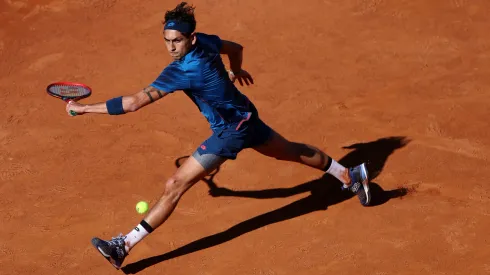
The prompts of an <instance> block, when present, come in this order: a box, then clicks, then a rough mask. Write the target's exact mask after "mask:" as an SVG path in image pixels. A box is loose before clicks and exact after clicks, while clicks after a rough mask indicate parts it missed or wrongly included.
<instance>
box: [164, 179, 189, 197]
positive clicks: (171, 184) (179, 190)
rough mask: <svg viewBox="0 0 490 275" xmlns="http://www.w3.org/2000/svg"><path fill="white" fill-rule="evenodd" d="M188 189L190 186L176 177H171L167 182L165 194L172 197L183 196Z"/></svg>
mask: <svg viewBox="0 0 490 275" xmlns="http://www.w3.org/2000/svg"><path fill="white" fill-rule="evenodd" d="M187 189H188V184H187V183H186V182H185V181H183V180H181V179H179V178H178V177H176V176H172V177H170V178H169V179H168V180H167V182H165V194H166V195H171V196H182V194H184V192H185V191H186V190H187Z"/></svg>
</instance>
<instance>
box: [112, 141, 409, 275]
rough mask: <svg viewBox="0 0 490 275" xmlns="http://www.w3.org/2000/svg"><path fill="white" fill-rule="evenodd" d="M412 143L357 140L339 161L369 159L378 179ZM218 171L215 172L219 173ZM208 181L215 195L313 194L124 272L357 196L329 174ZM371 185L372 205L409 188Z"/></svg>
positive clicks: (262, 197)
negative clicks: (282, 183)
mask: <svg viewBox="0 0 490 275" xmlns="http://www.w3.org/2000/svg"><path fill="white" fill-rule="evenodd" d="M408 143H409V140H407V139H406V138H405V137H388V138H382V139H379V140H376V141H373V142H367V143H358V144H353V145H350V146H347V147H344V149H348V150H352V151H350V152H349V153H348V154H347V155H345V156H344V157H343V158H341V159H340V160H339V163H341V164H342V165H344V166H346V167H351V166H354V165H357V164H360V163H363V162H366V163H367V164H368V165H367V167H368V171H369V173H370V174H371V175H373V177H372V179H375V178H376V177H377V176H378V175H379V174H380V173H381V171H382V169H383V167H384V165H385V162H386V161H387V159H388V157H389V156H390V155H391V154H393V152H394V151H395V150H398V149H400V148H402V147H404V146H406V145H407V144H408ZM183 158H186V157H182V158H179V159H181V161H182V159H183ZM177 163H178V162H177V161H176V165H177ZM180 163H182V162H180ZM216 173H217V172H216ZM216 173H215V174H214V175H216ZM204 181H205V182H206V183H207V184H208V186H210V193H211V195H213V196H215V197H218V196H235V197H246V198H254V199H269V198H284V197H289V196H293V195H296V194H299V193H305V192H309V193H310V195H309V196H307V197H304V198H302V199H299V200H297V201H294V202H292V203H290V204H288V205H285V206H283V207H281V208H278V209H275V210H272V211H269V212H266V213H264V214H261V215H258V216H255V217H252V218H250V219H248V220H245V221H243V222H240V223H238V224H236V225H233V226H232V227H230V228H228V229H226V230H224V231H222V232H219V233H216V234H213V235H209V236H206V237H203V238H201V239H198V240H195V241H193V242H190V243H188V244H186V245H184V246H182V247H179V248H177V249H175V250H173V251H170V252H167V253H164V254H162V255H158V256H154V257H150V258H146V259H143V260H140V261H138V262H135V263H131V264H128V265H126V266H125V267H123V268H122V271H123V272H124V273H126V274H135V273H138V272H140V271H142V270H144V269H146V268H148V267H150V266H153V265H155V264H158V263H161V262H164V261H167V260H170V259H174V258H176V257H180V256H183V255H187V254H191V253H194V252H197V251H200V250H203V249H207V248H210V247H214V246H217V245H220V244H222V243H225V242H227V241H230V240H233V239H235V238H237V237H239V236H241V235H244V234H246V233H249V232H251V231H254V230H256V229H259V228H261V227H264V226H267V225H270V224H274V223H278V222H281V221H285V220H288V219H293V218H297V217H299V216H302V215H305V214H308V213H311V212H315V211H324V210H326V209H327V208H328V207H329V206H332V205H335V204H338V203H341V202H343V201H345V200H348V199H351V198H352V197H354V195H353V194H352V193H350V192H344V191H342V190H341V188H340V187H341V183H340V182H339V181H338V180H337V179H335V178H334V177H333V176H331V175H328V174H325V175H324V176H322V177H321V178H319V179H315V180H312V181H309V182H306V183H302V184H299V185H297V186H294V187H291V188H274V189H266V190H240V191H235V190H231V189H228V188H224V187H218V186H217V185H216V184H215V183H214V181H213V179H212V178H207V179H204ZM370 186H371V194H372V201H371V206H377V205H381V204H384V203H386V202H388V201H389V200H391V199H394V198H401V197H403V196H405V195H407V193H408V189H407V188H405V187H401V188H397V189H394V190H387V191H386V190H383V188H382V187H381V186H380V185H379V184H377V183H375V182H371V183H370ZM211 191H212V192H211Z"/></svg>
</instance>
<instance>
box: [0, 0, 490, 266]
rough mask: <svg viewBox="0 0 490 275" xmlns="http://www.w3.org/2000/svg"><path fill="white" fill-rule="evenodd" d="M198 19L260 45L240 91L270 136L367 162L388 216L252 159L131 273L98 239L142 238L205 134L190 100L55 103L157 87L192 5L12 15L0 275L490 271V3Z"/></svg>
mask: <svg viewBox="0 0 490 275" xmlns="http://www.w3.org/2000/svg"><path fill="white" fill-rule="evenodd" d="M261 2H262V4H261ZM191 3H192V4H194V5H195V6H196V7H197V9H196V16H197V20H198V31H201V32H208V33H216V34H218V35H220V36H221V38H223V39H228V40H233V41H237V42H239V43H241V44H242V45H243V46H244V47H245V59H244V68H245V69H246V70H248V71H249V72H250V73H251V74H252V76H253V77H254V80H255V84H254V85H252V86H249V87H243V88H241V91H242V92H243V93H245V94H246V95H248V96H249V98H250V99H251V100H252V101H253V102H254V103H255V104H256V106H257V107H258V108H259V111H260V114H261V116H262V118H263V119H264V120H265V121H266V122H267V123H268V124H269V125H271V126H272V127H274V128H275V129H276V130H277V131H278V132H280V133H282V134H283V135H284V136H286V137H287V138H289V139H291V140H295V141H301V142H307V143H311V144H314V145H315V146H317V147H319V148H321V149H323V150H325V151H326V152H327V153H328V154H330V155H331V156H332V157H334V158H336V159H337V160H339V161H340V162H341V163H343V164H344V165H347V166H351V165H354V164H358V163H360V162H363V161H369V163H368V168H369V171H370V173H371V176H372V185H371V186H372V189H373V191H372V192H373V197H374V198H373V200H374V201H373V204H374V205H373V206H372V207H367V208H365V207H362V206H361V205H360V204H359V202H358V199H357V198H356V197H352V196H346V195H345V194H344V193H342V192H340V191H339V183H338V182H337V181H335V180H333V179H332V178H329V177H323V178H322V173H321V172H320V171H316V170H313V169H311V168H307V167H302V166H300V165H297V164H292V163H284V162H280V161H277V160H274V159H268V158H266V157H264V156H261V155H259V154H257V153H256V152H254V151H252V150H246V151H244V152H243V153H241V154H240V155H239V158H238V159H237V160H235V161H230V162H226V163H225V164H224V165H223V166H222V167H221V169H220V171H219V172H218V173H217V174H216V175H215V177H214V178H212V179H210V178H207V179H206V181H201V182H199V183H198V184H196V185H195V186H194V187H193V188H192V189H190V190H189V191H188V192H187V193H186V195H185V196H184V198H183V199H182V200H181V201H180V204H179V205H178V207H177V209H176V210H175V212H174V214H173V215H172V216H171V218H170V219H169V220H168V221H167V223H165V224H164V225H163V226H162V227H160V228H158V230H156V231H155V232H154V233H153V234H151V235H150V236H149V237H147V238H146V239H145V240H143V242H141V243H140V244H139V245H138V246H136V247H135V248H134V249H133V250H132V251H131V253H130V255H129V256H128V258H127V259H126V261H125V264H124V268H123V270H122V271H117V270H116V269H114V268H113V267H112V266H111V265H110V264H109V263H108V262H107V261H106V260H104V259H103V258H102V257H101V255H100V254H99V253H98V252H97V251H96V250H95V249H94V248H93V247H92V246H91V244H90V239H91V238H92V237H94V236H98V237H101V238H105V239H108V238H110V237H112V236H116V235H117V234H119V233H123V234H127V233H128V232H129V231H130V230H131V229H132V228H133V227H134V226H136V225H137V224H138V223H139V221H140V220H141V219H142V216H141V215H139V214H137V213H136V211H135V204H136V203H137V202H138V201H140V200H146V201H148V202H150V204H153V203H154V202H155V201H156V200H157V199H158V198H159V195H160V194H161V192H162V190H163V184H164V182H165V180H166V179H167V178H168V177H169V176H171V175H172V172H173V171H174V170H175V168H176V161H177V160H178V159H179V158H181V157H185V156H188V155H189V154H191V153H192V152H193V151H194V149H195V148H196V147H197V146H199V144H200V142H201V141H203V140H204V139H206V138H207V137H208V136H209V135H210V130H209V129H208V124H207V122H206V121H205V119H204V117H202V116H201V114H200V113H199V112H198V110H197V108H196V107H195V105H193V103H192V102H191V101H190V100H189V99H188V98H187V97H186V96H185V95H184V94H183V93H181V92H176V93H175V94H173V95H172V96H169V97H166V98H165V99H164V100H161V101H158V102H157V103H155V104H153V105H150V106H148V107H146V108H143V109H141V110H140V111H138V112H136V113H131V114H127V115H125V116H103V115H85V116H78V117H69V116H68V115H67V114H66V112H65V110H64V108H65V104H64V103H63V102H62V101H60V100H58V99H55V98H52V97H49V96H48V95H47V94H46V93H45V87H46V86H47V85H48V84H49V83H51V82H54V81H78V82H83V83H86V84H88V85H89V86H91V87H92V88H93V90H94V92H93V95H92V96H91V97H90V98H88V99H85V100H83V101H82V102H86V103H95V102H99V101H105V100H107V99H109V98H112V97H116V96H119V95H126V94H130V93H134V92H136V91H138V90H139V89H141V88H143V87H146V86H147V85H148V84H150V83H151V82H152V81H153V80H154V79H155V78H156V77H157V76H158V74H159V73H160V71H161V70H162V69H163V68H164V67H165V66H166V65H167V64H168V63H169V62H170V57H169V56H168V54H167V53H166V51H165V45H164V40H163V37H162V35H161V30H162V25H161V23H160V21H161V20H162V19H163V15H164V12H165V10H167V9H172V8H173V7H175V5H176V4H178V2H177V1H155V0H151V1H140V2H137V1H129V0H124V1H116V0H107V1H106V0H86V1H74V0H73V1H72V0H60V1H49V0H44V1H28V0H23V1H15V0H1V1H0V11H1V13H0V26H1V27H0V91H1V92H0V102H1V104H2V109H1V111H0V221H1V223H2V225H1V226H0V274H2V275H10V274H12V275H13V274H36V275H53V274H84V275H85V274H121V272H126V273H131V274H133V273H137V274H173V275H178V274H185V275H187V274H213V275H225V274H247V275H248V274H378V275H381V274H431V275H434V274H489V273H490V261H489V258H490V247H489V246H490V238H489V235H488V232H489V230H490V193H489V191H488V190H489V186H488V179H489V178H490V171H489V168H488V167H489V157H488V154H489V152H490V136H489V134H490V132H489V126H490V125H489V122H488V121H489V117H490V108H489V106H490V96H489V86H490V77H489V75H490V33H489V31H488V30H489V25H490V19H488V14H489V12H490V2H488V1H484V0H473V1H470V0H411V1H405V0H399V1H383V0H345V1H340V0H338V1H337V0H327V1H319V0H309V1H279V0H271V1H258V0H253V1H251V0H249V1H236V0H235V1H215V0H198V1H194V2H191ZM225 60H227V59H225ZM226 64H227V63H226ZM210 191H211V192H210Z"/></svg>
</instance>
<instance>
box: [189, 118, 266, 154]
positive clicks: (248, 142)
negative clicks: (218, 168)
mask: <svg viewBox="0 0 490 275" xmlns="http://www.w3.org/2000/svg"><path fill="white" fill-rule="evenodd" d="M271 134H272V129H271V128H270V127H269V126H268V125H267V124H265V123H264V122H263V121H262V120H261V119H260V118H258V117H256V116H252V118H250V119H248V120H243V121H241V122H240V123H237V124H233V125H229V126H228V127H227V128H226V129H220V130H216V131H214V132H213V135H211V137H209V138H208V139H207V140H206V141H204V142H203V143H202V144H201V146H199V147H198V148H197V151H198V152H199V154H201V155H203V154H213V155H217V156H221V157H224V158H227V159H232V160H234V159H236V157H237V154H238V153H239V152H240V151H242V150H243V149H245V148H252V147H255V146H259V145H262V144H264V143H265V142H266V141H267V140H268V139H269V138H270V136H271Z"/></svg>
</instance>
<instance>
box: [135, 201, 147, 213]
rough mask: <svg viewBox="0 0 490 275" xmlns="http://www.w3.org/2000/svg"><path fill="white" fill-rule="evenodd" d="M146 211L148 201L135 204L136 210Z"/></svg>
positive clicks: (139, 211)
mask: <svg viewBox="0 0 490 275" xmlns="http://www.w3.org/2000/svg"><path fill="white" fill-rule="evenodd" d="M146 211H148V203H147V202H146V201H140V202H138V203H137V204H136V212H138V213H140V214H144V213H146Z"/></svg>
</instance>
